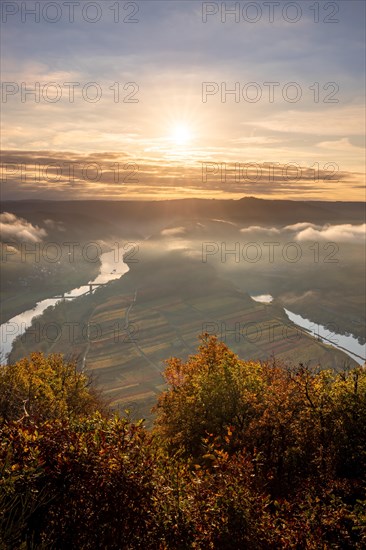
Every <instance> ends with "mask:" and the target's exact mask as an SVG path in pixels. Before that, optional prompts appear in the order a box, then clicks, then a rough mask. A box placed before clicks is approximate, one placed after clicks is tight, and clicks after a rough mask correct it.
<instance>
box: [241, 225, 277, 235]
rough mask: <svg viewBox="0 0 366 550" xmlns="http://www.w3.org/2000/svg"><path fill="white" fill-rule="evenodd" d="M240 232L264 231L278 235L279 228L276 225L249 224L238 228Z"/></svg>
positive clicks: (267, 233)
mask: <svg viewBox="0 0 366 550" xmlns="http://www.w3.org/2000/svg"><path fill="white" fill-rule="evenodd" d="M240 233H257V234H258V233H264V234H266V235H273V234H275V235H278V234H279V233H280V230H279V229H277V228H276V227H262V226H260V225H251V226H250V227H243V229H240Z"/></svg>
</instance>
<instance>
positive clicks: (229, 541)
mask: <svg viewBox="0 0 366 550" xmlns="http://www.w3.org/2000/svg"><path fill="white" fill-rule="evenodd" d="M165 377H166V382H167V389H166V391H165V392H163V393H162V395H161V396H160V398H159V400H158V403H157V405H156V407H155V418H156V419H155V426H154V428H153V430H152V431H147V430H146V429H145V428H144V426H143V422H142V421H141V422H137V423H136V422H131V421H130V420H129V419H128V418H121V417H118V416H116V415H113V414H109V413H107V412H106V407H103V406H102V403H101V401H100V398H98V396H97V395H96V394H95V392H94V390H92V387H91V386H90V384H89V381H88V379H87V378H86V376H85V375H84V374H81V373H78V372H77V370H76V368H75V365H73V364H69V363H67V362H65V361H64V360H63V358H62V357H61V356H50V357H48V358H46V357H44V356H43V355H41V354H34V355H32V357H31V358H29V359H24V360H22V361H21V362H19V363H17V364H16V365H10V366H7V367H2V372H1V374H0V425H1V441H0V468H1V478H0V506H1V508H0V548H1V549H7V548H9V549H23V548H24V549H28V548H41V549H42V548H55V549H63V548H65V549H66V548H67V549H73V548H75V549H84V548H85V549H96V548H101V549H116V550H117V549H131V550H133V549H138V548H146V549H157V550H158V549H161V550H165V549H172V550H173V549H174V550H175V549H186V548H187V549H188V548H196V549H209V548H212V549H233V550H235V549H237V550H239V549H249V550H251V549H253V550H256V549H258V550H260V549H264V550H266V549H273V550H277V549H282V548H284V549H309V550H318V549H328V548H329V549H333V548H334V549H343V548H345V549H348V548H349V549H362V548H365V547H366V507H365V503H366V497H365V470H366V422H365V420H366V372H365V371H364V370H363V369H362V368H358V369H353V370H349V371H344V372H341V373H335V372H332V371H324V370H321V369H318V370H310V369H308V368H306V367H305V366H303V365H300V366H298V367H296V368H295V367H293V368H287V367H285V366H284V365H278V364H276V363H275V362H274V361H271V362H255V361H241V360H240V359H239V358H238V357H237V356H236V355H235V354H234V353H232V352H231V351H230V350H229V349H228V348H227V346H226V345H225V344H223V343H222V342H219V341H218V340H217V339H216V338H215V337H209V336H208V335H203V336H202V337H201V345H200V347H199V350H198V352H197V354H196V355H194V356H191V357H190V358H189V359H188V360H187V361H185V362H183V361H181V360H179V359H177V358H172V359H169V360H168V361H167V367H166V370H165Z"/></svg>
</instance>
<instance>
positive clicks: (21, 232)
mask: <svg viewBox="0 0 366 550" xmlns="http://www.w3.org/2000/svg"><path fill="white" fill-rule="evenodd" d="M0 232H1V236H2V239H3V240H6V239H15V240H17V241H26V242H30V243H38V242H40V241H41V240H42V239H43V237H45V236H46V235H47V233H46V231H45V230H44V229H41V228H40V227H38V226H37V225H32V224H31V223H29V222H27V220H25V219H23V218H18V217H17V216H15V215H14V214H12V213H10V212H3V213H2V214H0Z"/></svg>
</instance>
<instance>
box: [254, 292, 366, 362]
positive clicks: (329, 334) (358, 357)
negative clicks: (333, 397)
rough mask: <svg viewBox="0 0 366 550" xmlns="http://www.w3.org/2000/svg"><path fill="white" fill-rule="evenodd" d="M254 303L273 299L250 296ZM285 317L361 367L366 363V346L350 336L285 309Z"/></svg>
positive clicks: (268, 295) (269, 301) (268, 296)
mask: <svg viewBox="0 0 366 550" xmlns="http://www.w3.org/2000/svg"><path fill="white" fill-rule="evenodd" d="M251 298H252V299H253V300H255V301H256V302H260V303H264V304H269V303H271V302H272V301H273V297H272V296H271V295H270V294H261V295H258V296H251ZM284 310H285V313H286V315H287V317H288V318H289V319H290V321H292V322H293V323H295V324H296V325H297V326H299V327H301V328H303V329H305V330H306V331H308V332H310V333H311V334H312V335H313V336H315V337H317V338H318V337H319V338H320V339H322V340H324V343H325V344H329V345H331V346H333V347H335V348H337V349H340V350H341V351H343V352H344V353H347V355H349V357H352V359H354V360H355V361H357V363H358V364H359V365H363V364H364V363H365V361H366V359H365V358H366V344H360V343H359V341H358V340H357V338H355V337H354V336H352V335H348V336H345V335H343V334H337V333H336V332H334V331H333V330H332V329H331V327H325V326H323V325H320V324H318V323H314V322H313V321H310V320H309V319H306V318H305V317H302V316H301V315H298V314H297V313H293V312H292V311H289V310H288V309H285V308H284Z"/></svg>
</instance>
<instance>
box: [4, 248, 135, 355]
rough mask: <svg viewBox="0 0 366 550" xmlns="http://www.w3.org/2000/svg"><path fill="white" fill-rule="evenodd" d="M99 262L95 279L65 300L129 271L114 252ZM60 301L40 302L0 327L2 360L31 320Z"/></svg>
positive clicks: (101, 257) (48, 299)
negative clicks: (91, 286) (92, 285)
mask: <svg viewBox="0 0 366 550" xmlns="http://www.w3.org/2000/svg"><path fill="white" fill-rule="evenodd" d="M100 262H101V265H100V269H99V273H98V275H97V277H96V278H95V279H93V280H92V281H89V283H88V284H87V285H83V286H80V287H78V288H74V289H72V290H70V291H69V292H65V298H67V299H68V300H71V299H75V298H77V297H78V296H81V295H82V294H86V293H89V292H90V287H89V285H91V284H94V285H104V284H106V283H109V282H110V281H113V280H115V279H119V278H120V277H122V276H123V275H124V274H125V273H127V271H128V270H129V267H128V265H127V264H125V263H124V262H123V259H118V258H116V252H115V251H114V250H112V251H110V252H104V253H103V254H101V255H100ZM97 289H98V287H95V288H94V289H92V292H96V290H97ZM60 301H61V299H60V298H55V297H52V298H46V299H45V300H41V301H40V302H38V303H37V304H36V305H35V307H34V308H32V309H28V310H27V311H24V312H23V313H20V314H19V315H16V316H15V317H13V318H12V319H9V321H7V322H6V323H3V324H2V325H0V338H1V347H0V352H1V356H2V357H3V358H4V357H5V358H6V357H7V355H8V354H9V353H10V352H11V348H12V346H13V343H14V340H15V338H17V337H18V336H20V335H21V334H24V332H25V331H26V329H27V328H28V327H30V325H31V323H32V320H33V319H34V318H35V317H37V316H38V315H41V314H42V313H43V312H44V311H45V310H46V309H47V308H48V307H50V306H54V305H55V304H57V303H58V302H60Z"/></svg>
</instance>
